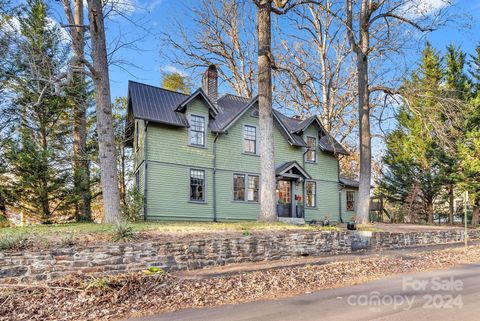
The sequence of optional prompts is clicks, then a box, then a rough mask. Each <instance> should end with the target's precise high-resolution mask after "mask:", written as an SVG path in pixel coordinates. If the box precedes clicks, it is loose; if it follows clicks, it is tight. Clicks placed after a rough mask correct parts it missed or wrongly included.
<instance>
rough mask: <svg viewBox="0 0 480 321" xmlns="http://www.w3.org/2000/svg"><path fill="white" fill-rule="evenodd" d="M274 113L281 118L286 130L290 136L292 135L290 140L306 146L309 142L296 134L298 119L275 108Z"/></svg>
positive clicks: (295, 143) (296, 144) (294, 143)
mask: <svg viewBox="0 0 480 321" xmlns="http://www.w3.org/2000/svg"><path fill="white" fill-rule="evenodd" d="M273 114H274V115H275V116H276V117H277V118H278V119H279V120H280V122H281V123H282V124H283V126H285V128H286V131H287V132H288V136H290V140H291V141H292V144H293V145H295V146H300V147H306V146H307V143H305V141H304V140H303V138H302V136H300V135H297V134H294V130H293V129H294V128H296V127H297V125H298V124H297V122H298V120H296V119H293V118H290V117H287V116H285V115H284V114H282V113H281V112H279V111H278V110H274V111H273Z"/></svg>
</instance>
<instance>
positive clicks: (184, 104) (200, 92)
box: [175, 88, 218, 117]
mask: <svg viewBox="0 0 480 321" xmlns="http://www.w3.org/2000/svg"><path fill="white" fill-rule="evenodd" d="M198 95H201V97H202V98H203V99H204V100H205V102H206V103H207V105H208V107H209V110H211V111H212V112H213V113H212V116H213V117H216V116H217V115H218V109H217V107H215V105H214V104H213V103H212V102H211V101H210V99H209V98H208V96H207V94H205V92H204V91H203V89H202V88H198V89H197V90H195V92H194V93H193V94H191V95H190V96H188V97H187V99H185V100H184V101H183V102H182V103H181V104H180V105H179V106H178V107H177V108H176V109H175V111H177V112H183V111H184V110H185V108H186V107H187V104H188V103H189V102H191V101H192V100H193V99H195V98H196V97H197V96H198Z"/></svg>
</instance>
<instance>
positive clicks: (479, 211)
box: [465, 197, 480, 227]
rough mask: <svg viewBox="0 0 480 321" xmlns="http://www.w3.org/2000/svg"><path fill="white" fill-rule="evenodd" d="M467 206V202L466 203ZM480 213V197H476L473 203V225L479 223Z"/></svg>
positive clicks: (475, 225)
mask: <svg viewBox="0 0 480 321" xmlns="http://www.w3.org/2000/svg"><path fill="white" fill-rule="evenodd" d="M465 206H467V204H466V203H465ZM479 215H480V198H479V197H475V201H474V203H473V213H472V226H473V227H477V225H478V216H479Z"/></svg>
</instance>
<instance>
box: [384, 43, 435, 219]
mask: <svg viewBox="0 0 480 321" xmlns="http://www.w3.org/2000/svg"><path fill="white" fill-rule="evenodd" d="M442 80H443V70H442V65H441V59H440V55H439V53H438V52H436V51H435V50H434V49H433V48H432V47H431V46H430V44H428V43H427V45H426V47H425V49H424V50H423V53H422V61H421V64H420V66H419V68H418V69H417V70H416V71H415V72H413V74H412V76H411V79H410V80H409V81H406V82H405V83H404V86H403V88H404V94H403V95H404V97H405V100H406V101H407V102H408V105H407V104H405V105H404V106H403V107H402V108H401V110H400V112H399V113H398V116H397V122H398V125H397V128H396V129H395V130H394V131H393V132H392V133H391V134H390V135H389V136H388V137H387V141H386V144H387V155H386V156H385V158H384V160H385V163H386V165H387V166H388V170H387V172H386V173H385V176H384V179H383V185H384V186H383V187H384V188H385V190H386V191H387V192H388V193H389V195H390V197H392V198H394V199H396V200H398V201H401V202H402V203H403V204H404V210H405V212H406V213H404V214H406V215H407V216H414V214H415V215H416V214H418V213H419V212H420V213H423V217H424V219H426V221H427V222H429V223H432V222H433V214H434V208H433V204H434V200H435V198H436V197H437V195H438V194H439V192H440V190H441V187H442V177H441V171H440V166H439V163H438V161H437V158H436V156H437V155H438V148H439V147H438V141H437V138H436V137H435V129H434V128H433V127H432V126H431V125H430V123H429V122H428V121H426V120H428V119H432V117H435V116H436V115H437V117H439V116H438V114H439V113H438V101H437V99H438V95H439V90H440V86H441V83H442ZM412 220H416V221H418V220H419V218H418V217H412Z"/></svg>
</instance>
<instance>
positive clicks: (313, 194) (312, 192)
mask: <svg viewBox="0 0 480 321" xmlns="http://www.w3.org/2000/svg"><path fill="white" fill-rule="evenodd" d="M305 194H306V197H305V205H306V206H307V207H315V206H317V202H316V198H317V183H315V182H311V181H307V182H305Z"/></svg>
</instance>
